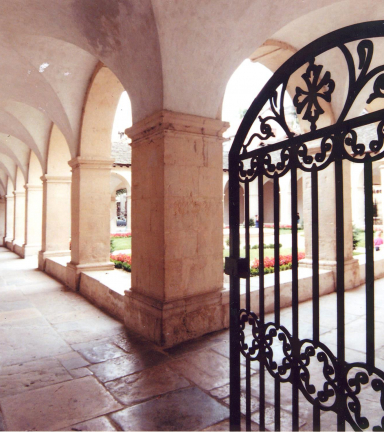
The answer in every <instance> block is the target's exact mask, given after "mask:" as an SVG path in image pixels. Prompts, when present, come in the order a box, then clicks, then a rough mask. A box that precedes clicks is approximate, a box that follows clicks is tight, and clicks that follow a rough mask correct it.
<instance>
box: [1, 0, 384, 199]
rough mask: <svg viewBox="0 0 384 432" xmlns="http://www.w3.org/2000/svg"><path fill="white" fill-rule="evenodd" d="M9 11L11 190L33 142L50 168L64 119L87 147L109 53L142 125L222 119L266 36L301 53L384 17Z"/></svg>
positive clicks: (143, 4)
mask: <svg viewBox="0 0 384 432" xmlns="http://www.w3.org/2000/svg"><path fill="white" fill-rule="evenodd" d="M0 11H1V13H0V194H4V193H5V192H6V191H5V190H4V188H5V184H6V181H7V177H9V178H10V179H11V181H12V183H14V181H15V176H16V171H17V167H18V169H19V170H20V172H21V173H22V175H23V176H24V177H25V181H26V182H27V181H28V179H27V177H28V164H29V160H30V152H31V151H33V152H34V153H35V155H36V156H37V159H38V161H39V162H40V164H41V168H42V172H43V173H44V172H45V170H46V165H47V152H48V144H49V136H50V131H51V129H52V125H53V124H55V125H56V126H57V127H58V128H59V130H60V131H61V133H62V134H63V136H64V137H65V140H66V142H67V144H68V146H69V148H70V149H71V152H72V155H73V154H74V153H76V149H77V148H78V146H79V139H80V129H81V122H82V112H83V108H84V102H85V100H86V94H87V89H88V87H89V83H90V80H91V78H92V75H93V73H94V71H95V68H96V66H97V64H98V63H99V62H102V63H103V64H104V65H106V66H107V67H108V68H109V69H110V70H111V71H112V72H113V73H114V74H115V75H116V77H117V78H118V79H119V80H120V82H121V83H122V85H123V87H124V88H125V89H126V90H127V91H128V94H129V96H130V99H131V102H132V112H133V121H134V122H135V121H137V120H140V119H142V118H145V117H146V116H148V115H150V114H152V113H154V112H155V111H157V110H159V109H162V108H166V109H169V110H173V111H179V112H183V113H189V114H196V115H202V116H207V117H220V115H221V114H220V106H221V102H222V98H223V95H224V92H225V86H226V83H227V82H228V79H229V78H230V76H231V75H232V73H233V72H234V70H235V69H236V68H237V66H238V65H239V64H240V63H241V62H242V61H243V60H244V59H245V58H247V57H249V56H251V55H252V53H254V52H255V50H256V49H257V48H258V47H259V46H261V45H262V44H263V43H264V42H265V41H266V40H269V43H270V44H271V42H270V41H278V42H279V43H280V44H281V43H285V44H287V46H288V45H289V46H290V47H291V48H292V49H293V50H295V49H300V48H301V47H302V46H304V45H305V44H307V43H308V42H310V41H311V40H313V39H315V38H317V37H319V36H320V35H322V34H325V33H327V32H329V31H331V30H334V29H337V28H339V27H343V26H345V25H349V24H353V23H356V22H361V21H368V20H372V19H380V18H383V17H384V5H383V4H382V3H381V2H377V1H372V0H371V1H366V2H364V7H363V8H362V5H361V2H358V1H356V0H353V1H352V0H349V1H342V2H338V1H335V0H317V1H313V0H303V1H300V2H299V1H294V2H292V1H291V0H272V1H268V2H266V1H265V0H236V1H235V2H234V1H232V0H194V1H193V2H192V1H190V0H0ZM272 45H273V43H272ZM288 55H290V54H288ZM286 56H287V55H285V57H286ZM283 57H284V56H282V57H281V59H282V58H283ZM281 59H280V60H281ZM280 60H278V61H277V63H278V62H279V61H280ZM281 61H282V60H281ZM107 144H108V145H110V143H107Z"/></svg>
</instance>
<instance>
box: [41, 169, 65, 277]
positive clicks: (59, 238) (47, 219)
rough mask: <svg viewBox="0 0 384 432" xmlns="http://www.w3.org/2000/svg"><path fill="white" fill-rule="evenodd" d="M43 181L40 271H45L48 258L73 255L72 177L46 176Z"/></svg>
mask: <svg viewBox="0 0 384 432" xmlns="http://www.w3.org/2000/svg"><path fill="white" fill-rule="evenodd" d="M41 179H42V181H43V217H42V219H43V223H42V244H41V251H40V252H39V269H40V270H44V268H45V259H46V258H49V257H54V256H66V255H68V256H69V255H70V254H71V252H70V250H69V242H70V238H71V176H53V175H47V174H46V175H44V176H43V177H41Z"/></svg>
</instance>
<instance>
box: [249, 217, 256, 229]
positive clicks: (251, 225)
mask: <svg viewBox="0 0 384 432" xmlns="http://www.w3.org/2000/svg"><path fill="white" fill-rule="evenodd" d="M249 226H250V227H253V226H255V220H254V219H252V218H251V219H249Z"/></svg>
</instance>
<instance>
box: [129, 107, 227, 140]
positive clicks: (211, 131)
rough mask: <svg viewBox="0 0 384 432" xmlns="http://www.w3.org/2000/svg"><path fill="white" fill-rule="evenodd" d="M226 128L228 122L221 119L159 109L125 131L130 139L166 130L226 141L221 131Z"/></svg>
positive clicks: (165, 131) (143, 137)
mask: <svg viewBox="0 0 384 432" xmlns="http://www.w3.org/2000/svg"><path fill="white" fill-rule="evenodd" d="M228 128H229V123H228V122H223V121H221V120H217V119H213V118H209V117H200V116H196V115H191V114H183V113H179V112H173V111H168V110H161V111H158V112H157V113H155V114H152V115H151V116H149V117H146V118H145V119H143V120H140V121H139V122H137V123H135V124H134V125H133V126H131V127H130V128H128V129H126V130H125V133H126V134H127V135H128V136H129V138H131V139H132V141H140V140H142V139H145V138H147V137H149V136H152V135H154V134H161V133H167V132H168V133H176V134H177V133H182V134H195V135H199V136H201V135H204V136H207V137H215V138H216V139H220V140H222V141H226V138H223V132H225V131H226V130H227V129H228Z"/></svg>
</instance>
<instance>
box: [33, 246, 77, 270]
mask: <svg viewBox="0 0 384 432" xmlns="http://www.w3.org/2000/svg"><path fill="white" fill-rule="evenodd" d="M65 256H67V257H68V261H70V260H71V251H70V250H69V249H68V250H59V251H39V253H38V259H39V260H38V268H39V270H41V271H45V261H46V260H47V259H49V258H55V257H65Z"/></svg>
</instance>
